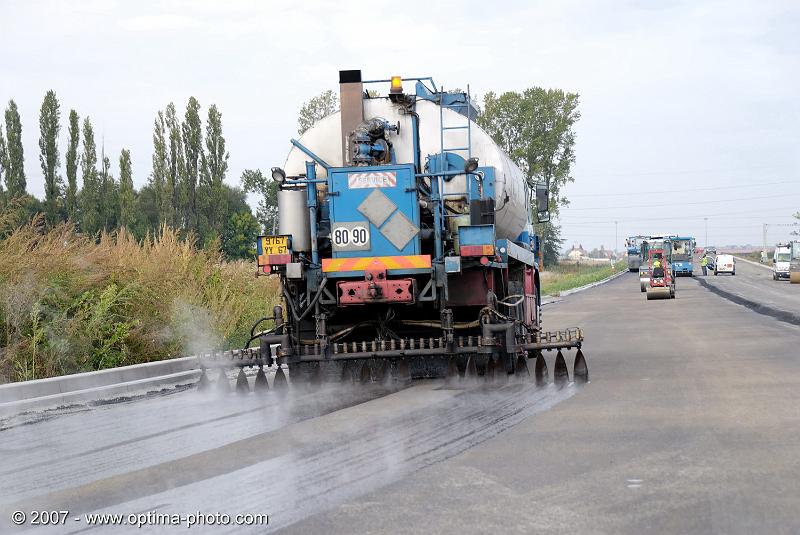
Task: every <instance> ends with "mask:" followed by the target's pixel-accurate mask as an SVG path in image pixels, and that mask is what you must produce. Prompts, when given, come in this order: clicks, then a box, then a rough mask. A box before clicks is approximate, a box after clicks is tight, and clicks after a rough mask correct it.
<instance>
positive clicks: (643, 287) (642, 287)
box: [639, 284, 647, 293]
mask: <svg viewBox="0 0 800 535" xmlns="http://www.w3.org/2000/svg"><path fill="white" fill-rule="evenodd" d="M639 288H640V289H641V290H642V293H644V292H646V291H647V287H646V286H645V285H644V284H640V285H639Z"/></svg>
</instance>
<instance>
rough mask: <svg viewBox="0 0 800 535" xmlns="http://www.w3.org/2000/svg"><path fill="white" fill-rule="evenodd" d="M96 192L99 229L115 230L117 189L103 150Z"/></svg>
mask: <svg viewBox="0 0 800 535" xmlns="http://www.w3.org/2000/svg"><path fill="white" fill-rule="evenodd" d="M98 190H99V200H100V205H99V208H100V223H101V228H102V229H104V230H107V231H110V230H113V229H115V228H117V214H118V213H119V188H118V186H117V181H116V180H115V179H114V175H112V174H111V160H110V159H109V158H108V156H106V152H105V148H104V149H103V156H102V160H101V166H100V179H99V184H98Z"/></svg>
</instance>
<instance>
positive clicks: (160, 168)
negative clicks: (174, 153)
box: [150, 111, 169, 224]
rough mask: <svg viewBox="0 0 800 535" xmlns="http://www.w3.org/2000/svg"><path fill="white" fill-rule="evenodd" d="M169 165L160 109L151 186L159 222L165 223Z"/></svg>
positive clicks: (155, 137)
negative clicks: (165, 187)
mask: <svg viewBox="0 0 800 535" xmlns="http://www.w3.org/2000/svg"><path fill="white" fill-rule="evenodd" d="M168 167H169V163H168V156H167V142H166V126H165V123H164V112H162V111H159V112H158V113H157V114H156V120H155V122H154V124H153V170H152V171H151V172H150V187H151V188H152V189H153V196H154V197H155V199H154V201H155V208H156V211H157V213H158V221H159V224H160V223H163V222H164V219H165V213H164V210H163V201H162V196H163V192H164V182H165V181H166V176H167V169H168ZM168 223H169V222H168Z"/></svg>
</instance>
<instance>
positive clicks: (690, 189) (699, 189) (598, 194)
mask: <svg viewBox="0 0 800 535" xmlns="http://www.w3.org/2000/svg"><path fill="white" fill-rule="evenodd" d="M779 184H798V185H800V180H782V181H780V182H762V183H760V184H740V185H736V186H713V187H708V188H688V189H670V190H661V191H628V192H625V193H595V194H591V193H578V194H575V195H568V196H567V198H575V197H628V196H630V195H653V194H660V193H690V192H693V191H719V190H724V189H740V188H757V187H761V186H776V185H779Z"/></svg>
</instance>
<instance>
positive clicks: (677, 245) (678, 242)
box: [672, 236, 696, 277]
mask: <svg viewBox="0 0 800 535" xmlns="http://www.w3.org/2000/svg"><path fill="white" fill-rule="evenodd" d="M695 246H696V242H695V239H694V238H693V237H691V236H672V270H673V272H674V273H675V276H688V277H692V276H694V248H695Z"/></svg>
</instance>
